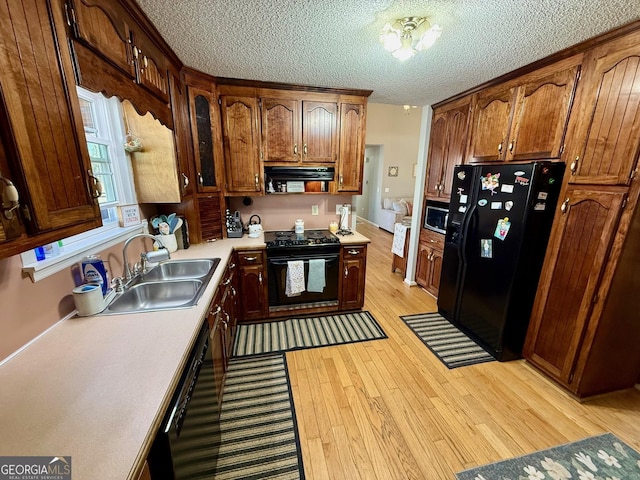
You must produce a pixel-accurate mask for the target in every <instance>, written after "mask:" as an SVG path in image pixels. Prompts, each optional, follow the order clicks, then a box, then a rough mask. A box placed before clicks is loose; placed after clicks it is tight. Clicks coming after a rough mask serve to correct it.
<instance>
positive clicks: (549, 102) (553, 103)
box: [468, 57, 579, 162]
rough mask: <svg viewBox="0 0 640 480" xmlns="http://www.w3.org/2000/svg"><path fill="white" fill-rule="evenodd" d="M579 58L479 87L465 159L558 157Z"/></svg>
mask: <svg viewBox="0 0 640 480" xmlns="http://www.w3.org/2000/svg"><path fill="white" fill-rule="evenodd" d="M578 60H579V59H578V58H577V57H573V58H570V59H568V60H565V61H563V62H561V64H559V65H554V66H551V67H547V68H545V69H543V70H541V71H537V72H533V73H531V74H528V75H525V76H523V77H521V78H520V79H518V81H517V83H515V82H511V83H509V84H507V85H504V86H503V85H501V86H497V87H493V88H489V89H487V90H485V91H483V92H480V93H478V94H477V96H476V100H475V102H474V113H473V123H472V125H473V126H472V134H471V143H470V147H469V154H468V162H504V161H523V160H539V159H550V158H560V155H561V154H562V151H563V145H564V138H565V132H566V130H567V122H568V118H569V113H570V111H571V106H572V104H573V96H574V91H575V87H576V81H577V75H578V71H579V66H578V65H577V62H578Z"/></svg>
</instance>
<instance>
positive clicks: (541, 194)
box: [538, 192, 549, 200]
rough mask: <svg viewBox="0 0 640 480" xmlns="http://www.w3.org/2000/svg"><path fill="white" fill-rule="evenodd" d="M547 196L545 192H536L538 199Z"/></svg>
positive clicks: (543, 198)
mask: <svg viewBox="0 0 640 480" xmlns="http://www.w3.org/2000/svg"><path fill="white" fill-rule="evenodd" d="M548 196H549V194H548V193H547V192H538V200H546V199H547V197H548Z"/></svg>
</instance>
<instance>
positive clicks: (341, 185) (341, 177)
mask: <svg viewBox="0 0 640 480" xmlns="http://www.w3.org/2000/svg"><path fill="white" fill-rule="evenodd" d="M340 186H342V174H340Z"/></svg>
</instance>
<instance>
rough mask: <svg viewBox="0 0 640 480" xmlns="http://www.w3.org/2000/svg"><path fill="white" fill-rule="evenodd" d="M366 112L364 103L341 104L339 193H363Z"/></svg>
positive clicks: (338, 167)
mask: <svg viewBox="0 0 640 480" xmlns="http://www.w3.org/2000/svg"><path fill="white" fill-rule="evenodd" d="M362 102H364V100H363V101H362ZM365 110H366V109H365V104H364V103H356V102H354V103H347V102H341V103H340V156H339V160H338V165H337V172H336V174H337V175H338V192H356V193H362V175H363V173H362V171H363V169H364V136H365V133H364V132H365V122H366V112H365Z"/></svg>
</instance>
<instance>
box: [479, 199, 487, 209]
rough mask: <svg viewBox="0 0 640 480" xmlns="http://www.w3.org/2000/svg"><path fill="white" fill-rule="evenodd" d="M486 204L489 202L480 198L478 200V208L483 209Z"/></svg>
mask: <svg viewBox="0 0 640 480" xmlns="http://www.w3.org/2000/svg"><path fill="white" fill-rule="evenodd" d="M487 203H489V201H488V200H487V199H486V198H481V199H480V200H478V206H479V207H484V206H485V205H486V204H487Z"/></svg>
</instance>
